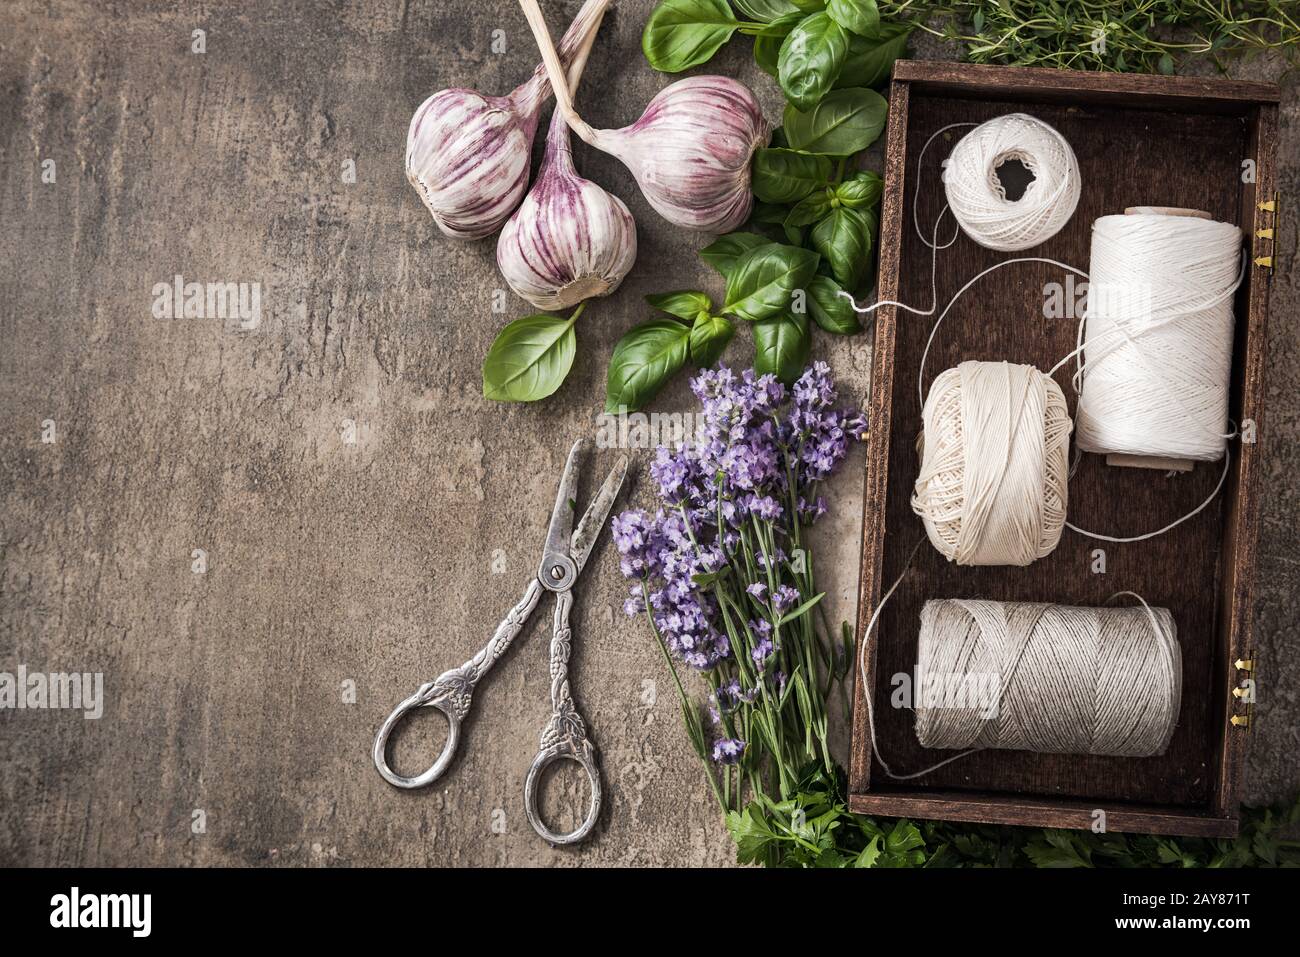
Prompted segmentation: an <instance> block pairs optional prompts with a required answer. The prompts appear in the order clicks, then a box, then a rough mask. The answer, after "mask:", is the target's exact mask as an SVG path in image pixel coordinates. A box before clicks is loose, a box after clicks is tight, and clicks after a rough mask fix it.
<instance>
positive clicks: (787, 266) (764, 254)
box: [722, 243, 819, 322]
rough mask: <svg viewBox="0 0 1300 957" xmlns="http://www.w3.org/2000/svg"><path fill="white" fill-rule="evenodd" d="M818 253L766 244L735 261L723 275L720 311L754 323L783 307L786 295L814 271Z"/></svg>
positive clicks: (786, 301)
mask: <svg viewBox="0 0 1300 957" xmlns="http://www.w3.org/2000/svg"><path fill="white" fill-rule="evenodd" d="M818 259H819V257H818V255H817V254H816V253H815V252H813V251H812V250H809V249H800V248H799V247H797V246H783V245H781V244H780V243H767V244H766V245H763V246H758V247H756V248H754V249H751V250H749V251H748V252H746V253H745V254H744V255H742V256H741V257H740V258H739V259H737V260H736V265H735V267H734V268H733V269H732V270H731V274H730V275H729V276H728V277H727V299H726V303H727V304H726V306H724V307H723V310H722V311H723V312H725V313H728V314H730V315H733V316H736V317H737V318H739V319H745V320H748V321H750V322H755V321H757V320H759V319H766V318H768V317H769V316H774V315H776V314H777V313H779V312H781V311H782V310H784V309H785V308H786V307H787V306H788V305H789V304H790V295H791V294H792V293H793V292H794V290H796V289H802V288H803V287H804V286H805V285H807V283H808V282H809V281H810V280H811V279H812V277H813V274H814V273H815V272H816V271H817V262H818Z"/></svg>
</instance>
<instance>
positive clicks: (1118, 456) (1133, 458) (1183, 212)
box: [1106, 206, 1214, 472]
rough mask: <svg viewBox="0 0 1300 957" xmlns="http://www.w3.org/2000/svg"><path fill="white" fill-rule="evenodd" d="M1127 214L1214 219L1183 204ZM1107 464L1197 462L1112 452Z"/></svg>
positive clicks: (1181, 467) (1166, 467)
mask: <svg viewBox="0 0 1300 957" xmlns="http://www.w3.org/2000/svg"><path fill="white" fill-rule="evenodd" d="M1124 215H1125V216H1142V215H1146V216H1191V217H1193V218H1195V219H1213V218H1214V217H1213V216H1211V215H1210V214H1209V213H1207V212H1206V211H1205V210H1203V209H1187V208H1185V207H1183V206H1130V207H1128V208H1127V209H1125V210H1124ZM1106 464H1107V465H1114V466H1117V467H1119V468H1129V469H1159V470H1160V471H1162V472H1190V471H1191V470H1192V467H1193V466H1195V464H1196V463H1195V462H1193V461H1192V460H1191V459H1171V458H1167V457H1166V456H1163V455H1129V454H1127V453H1124V452H1111V453H1109V454H1107V456H1106Z"/></svg>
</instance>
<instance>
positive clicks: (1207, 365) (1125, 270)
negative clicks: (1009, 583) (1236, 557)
mask: <svg viewBox="0 0 1300 957" xmlns="http://www.w3.org/2000/svg"><path fill="white" fill-rule="evenodd" d="M1240 252H1241V230H1240V229H1238V228H1237V227H1236V226H1233V225H1231V224H1229V223H1220V222H1214V221H1212V220H1208V219H1198V218H1192V217H1187V216H1178V215H1167V214H1162V213H1136V214H1131V215H1125V216H1103V217H1101V218H1100V219H1098V220H1097V221H1096V222H1094V223H1093V226H1092V264H1091V267H1090V269H1089V275H1090V278H1089V283H1088V308H1087V316H1086V320H1085V324H1084V328H1085V329H1086V333H1085V334H1084V337H1083V351H1082V364H1081V369H1080V373H1079V375H1078V386H1079V389H1080V395H1079V407H1078V411H1077V415H1076V419H1077V421H1076V423H1075V424H1076V428H1077V430H1078V431H1077V434H1076V443H1077V445H1078V447H1079V448H1080V449H1083V450H1084V451H1087V452H1098V453H1124V454H1128V455H1138V456H1165V457H1168V458H1173V459H1190V460H1192V461H1201V462H1210V461H1216V460H1218V459H1220V458H1222V457H1223V454H1224V452H1225V450H1226V448H1227V440H1228V439H1229V438H1230V437H1231V434H1232V433H1231V431H1230V430H1229V428H1228V387H1229V381H1230V375H1231V366H1232V332H1233V315H1232V298H1233V294H1234V293H1235V292H1236V289H1237V286H1238V285H1239V284H1240V282H1241V276H1242V268H1243V264H1242V259H1241V255H1240Z"/></svg>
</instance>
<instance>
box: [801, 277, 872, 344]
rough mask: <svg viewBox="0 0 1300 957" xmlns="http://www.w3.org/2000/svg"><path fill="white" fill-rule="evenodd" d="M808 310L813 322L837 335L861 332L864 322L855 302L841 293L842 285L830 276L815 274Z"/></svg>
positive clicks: (811, 283) (810, 285)
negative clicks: (855, 309)
mask: <svg viewBox="0 0 1300 957" xmlns="http://www.w3.org/2000/svg"><path fill="white" fill-rule="evenodd" d="M808 311H809V312H810V313H812V317H813V322H815V323H817V325H819V326H821V327H822V328H823V329H825V330H826V331H827V332H829V333H832V334H834V335H837V336H851V335H853V334H854V333H855V332H860V331H861V329H862V324H861V323H860V322H858V314H857V313H856V312H854V311H853V304H852V303H851V302H849V301H848V300H847V299H845V298H844V297H843V296H841V295H840V286H839V283H837V282H836V281H835V280H834V279H832V278H830V277H829V276H814V277H813V281H812V282H810V283H809V284H808Z"/></svg>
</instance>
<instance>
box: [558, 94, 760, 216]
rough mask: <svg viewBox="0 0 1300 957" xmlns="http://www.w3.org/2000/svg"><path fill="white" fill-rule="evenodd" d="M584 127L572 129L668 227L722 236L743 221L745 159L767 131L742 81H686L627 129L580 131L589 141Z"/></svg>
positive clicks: (749, 200) (748, 199)
mask: <svg viewBox="0 0 1300 957" xmlns="http://www.w3.org/2000/svg"><path fill="white" fill-rule="evenodd" d="M579 122H581V121H579ZM583 126H586V124H582V125H581V126H575V129H576V130H577V132H578V135H579V136H582V138H583V139H585V140H586V141H587V142H588V143H590V144H591V145H592V146H595V147H596V148H597V149H600V150H603V151H605V152H606V153H609V154H610V155H612V156H615V157H617V158H618V159H619V160H621V161H622V163H623V165H624V166H626V167H627V168H628V169H629V170H631V171H632V175H633V176H635V177H636V181H637V184H638V185H639V186H640V187H641V192H642V193H643V194H645V198H646V200H648V201H649V203H650V205H651V206H653V207H654V209H655V211H656V212H657V213H659V215H660V216H662V217H663V218H664V219H666V220H668V221H669V222H670V223H673V224H675V225H677V226H682V227H684V228H686V229H698V230H702V231H704V232H710V233H727V232H731V231H732V230H733V229H736V228H737V227H739V226H740V225H741V224H742V223H744V222H745V220H747V219H748V218H749V213H750V210H751V209H752V207H753V202H754V198H753V194H752V193H751V192H750V188H749V174H750V160H751V159H752V158H753V156H754V151H755V150H757V149H758V148H759V147H761V146H765V145H766V144H767V141H768V138H769V136H771V133H772V130H771V127H770V126H769V125H768V123H767V121H766V120H765V119H764V118H763V113H762V110H761V109H760V108H759V105H758V100H757V99H756V98H755V97H754V94H753V93H752V92H751V91H750V89H749V87H747V86H745V85H744V84H743V83H739V82H737V81H736V80H733V79H731V78H730V77H725V76H693V77H688V78H687V79H685V80H678V81H677V82H676V83H673V84H672V85H670V86H667V87H665V88H664V89H662V90H660V91H659V93H658V95H657V96H655V98H654V99H653V100H651V101H650V105H649V106H647V107H646V109H645V112H644V113H643V114H641V118H640V119H639V120H637V121H636V122H635V123H633V124H632V125H631V126H625V127H623V128H622V129H619V130H593V129H591V128H590V127H586V129H587V130H588V131H590V135H589V136H587V135H584V131H583V129H582V127H583Z"/></svg>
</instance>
